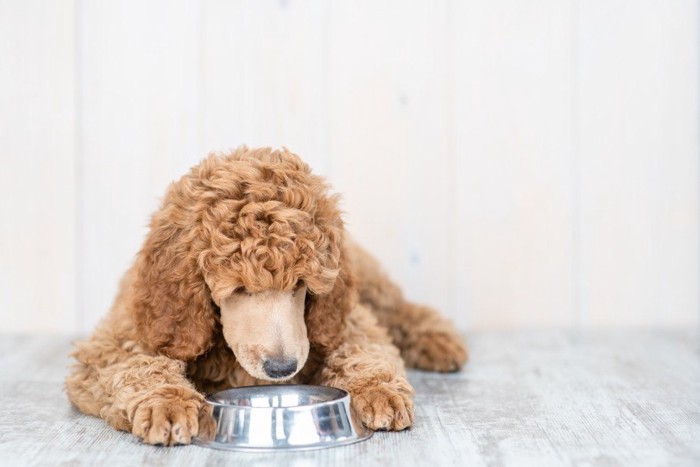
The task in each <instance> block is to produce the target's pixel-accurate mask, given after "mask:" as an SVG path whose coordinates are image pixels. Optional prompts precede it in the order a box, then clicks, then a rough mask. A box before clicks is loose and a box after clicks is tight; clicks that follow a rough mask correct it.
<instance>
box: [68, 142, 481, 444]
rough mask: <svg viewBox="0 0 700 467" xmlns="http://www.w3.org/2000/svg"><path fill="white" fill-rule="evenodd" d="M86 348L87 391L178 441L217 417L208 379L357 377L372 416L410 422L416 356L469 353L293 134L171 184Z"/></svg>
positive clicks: (122, 418) (357, 393)
mask: <svg viewBox="0 0 700 467" xmlns="http://www.w3.org/2000/svg"><path fill="white" fill-rule="evenodd" d="M387 331H388V332H387ZM73 356H74V357H75V358H76V360H77V364H76V365H75V367H74V369H73V371H72V374H71V375H70V376H69V377H68V378H67V380H66V386H67V390H68V397H69V398H70V400H71V402H73V404H75V405H76V406H77V407H78V408H79V409H80V410H82V411H83V412H85V413H86V414H91V415H96V416H99V417H102V418H103V419H104V420H105V421H107V422H108V423H109V424H110V425H112V426H113V427H115V428H117V429H120V430H128V431H131V432H132V433H133V434H134V435H136V436H138V437H140V438H142V439H143V440H144V441H145V442H147V443H151V444H165V445H172V444H183V443H189V442H190V440H191V438H192V436H195V435H197V434H198V433H202V432H204V431H207V430H209V429H210V428H211V419H210V418H209V417H208V411H207V408H206V406H205V405H204V404H203V400H204V395H203V394H205V393H209V392H213V391H217V390H221V389H225V388H229V387H235V386H243V385H252V384H270V382H273V383H274V382H277V383H279V382H290V383H308V384H322V385H328V386H334V387H338V388H342V389H345V390H346V391H348V392H349V393H350V394H351V396H352V403H353V408H354V410H355V411H356V413H358V414H359V416H360V417H361V419H362V422H363V423H364V424H365V425H366V426H368V427H369V428H372V429H387V430H402V429H404V428H407V427H410V426H411V424H412V422H413V402H412V397H413V388H412V387H411V385H410V384H409V383H408V381H407V380H406V374H405V370H404V361H405V363H406V364H407V365H409V366H412V367H416V368H422V369H426V370H436V371H454V370H458V369H459V368H460V366H461V365H462V364H463V363H464V362H465V360H466V357H467V353H466V348H465V346H464V344H463V343H462V340H461V339H460V337H459V335H458V333H457V332H456V331H455V330H454V329H453V327H452V326H451V324H450V323H449V322H447V321H446V320H444V319H443V318H441V317H439V316H438V315H437V313H436V312H435V311H433V310H432V309H430V308H427V307H423V306H418V305H414V304H412V303H408V302H406V301H405V300H404V298H403V296H402V294H401V291H400V290H399V288H398V287H397V286H396V285H395V284H393V283H392V282H390V281H389V279H388V278H387V276H386V275H385V274H384V273H382V272H381V270H380V268H379V266H378V264H377V263H376V262H375V261H374V259H372V258H371V257H370V256H369V255H368V254H367V253H366V252H364V251H363V250H361V249H360V248H359V247H358V246H357V245H355V244H353V243H352V242H351V241H350V240H349V239H348V238H347V236H346V235H345V232H344V229H343V223H342V221H341V216H340V211H339V210H338V206H337V198H336V197H334V196H331V195H329V194H328V185H327V184H326V183H325V182H324V180H323V179H322V178H320V177H318V176H316V175H313V174H312V173H311V172H310V170H309V167H308V166H307V165H306V164H305V163H303V162H302V161H301V160H300V159H299V158H298V157H297V156H295V155H294V154H291V153H290V152H288V151H286V150H282V151H272V150H270V149H256V150H249V149H247V148H240V149H238V150H236V151H235V152H233V153H231V154H224V155H211V156H209V157H208V158H207V159H205V160H204V161H202V162H201V163H200V164H199V165H197V166H195V167H194V168H192V169H191V170H190V172H189V173H188V174H187V175H185V176H184V177H182V178H181V179H180V180H179V181H177V182H175V183H173V184H172V185H171V186H170V188H169V189H168V192H167V194H166V197H165V200H164V201H163V204H162V207H161V208H160V210H159V211H157V212H156V213H155V215H154V216H153V218H152V221H151V229H150V233H149V234H148V236H147V238H146V241H145V243H144V245H143V247H142V248H141V251H140V252H139V254H138V256H137V258H136V261H135V264H134V265H133V266H132V267H131V269H130V270H129V271H128V272H127V273H126V274H125V276H124V278H123V279H122V282H121V287H120V291H119V294H118V296H117V298H116V301H115V303H114V305H113V307H112V310H111V312H110V314H109V315H108V316H107V317H106V318H105V319H104V320H103V321H102V322H101V323H100V325H99V326H98V328H97V330H96V331H95V333H94V334H93V335H92V337H90V338H89V339H88V340H86V341H83V342H79V343H77V344H76V350H75V352H74V354H73ZM401 357H403V359H402V358H401Z"/></svg>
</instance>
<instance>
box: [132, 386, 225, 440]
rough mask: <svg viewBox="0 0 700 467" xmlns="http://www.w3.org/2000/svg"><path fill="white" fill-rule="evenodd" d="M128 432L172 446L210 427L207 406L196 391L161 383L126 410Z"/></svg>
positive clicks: (205, 431) (207, 430)
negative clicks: (128, 419) (161, 384)
mask: <svg viewBox="0 0 700 467" xmlns="http://www.w3.org/2000/svg"><path fill="white" fill-rule="evenodd" d="M129 415H130V417H129V418H130V421H131V426H132V428H131V432H132V433H133V434H134V435H136V436H138V437H139V438H141V439H142V440H143V441H144V442H145V443H148V444H155V445H165V446H173V445H177V444H189V443H190V442H191V441H192V438H193V437H195V436H197V435H198V434H199V435H206V434H208V432H209V431H211V430H213V427H214V421H213V419H212V417H211V408H210V407H209V406H207V405H206V404H204V398H203V397H202V395H201V394H199V393H198V392H196V391H194V390H192V389H189V388H183V387H178V386H163V387H160V388H157V389H154V390H152V391H149V392H148V393H146V394H145V395H143V396H142V397H140V398H139V400H138V401H137V402H136V403H135V404H134V406H133V407H132V409H131V410H130V414H129Z"/></svg>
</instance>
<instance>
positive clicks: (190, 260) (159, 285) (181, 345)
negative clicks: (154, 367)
mask: <svg viewBox="0 0 700 467" xmlns="http://www.w3.org/2000/svg"><path fill="white" fill-rule="evenodd" d="M164 211H165V209H164V210H163V211H161V212H159V213H157V214H156V215H155V216H154V217H153V220H152V222H151V231H150V233H149V235H148V237H147V238H146V242H145V243H144V246H143V248H142V249H141V251H140V252H139V256H138V258H137V263H136V277H135V278H134V283H133V289H132V292H133V302H132V304H133V313H134V315H133V316H134V320H135V323H136V329H137V332H138V335H139V338H140V339H141V340H142V343H143V344H144V345H145V346H146V347H148V348H150V349H151V350H153V351H154V352H157V353H161V354H163V355H166V356H168V357H171V358H176V359H179V360H190V359H194V358H196V357H197V356H199V355H201V354H203V353H205V352H206V351H207V350H208V349H209V347H210V346H211V343H212V335H213V333H214V329H215V325H216V316H215V312H214V309H213V307H212V304H211V296H210V292H209V289H208V287H207V285H206V283H205V282H204V278H203V276H202V273H201V271H200V269H199V267H198V265H197V257H196V254H195V253H194V252H193V248H192V244H193V242H196V232H194V230H195V229H194V228H193V229H192V230H189V231H186V230H185V229H181V228H178V227H176V226H174V225H173V220H172V219H171V218H169V216H168V213H167V212H164Z"/></svg>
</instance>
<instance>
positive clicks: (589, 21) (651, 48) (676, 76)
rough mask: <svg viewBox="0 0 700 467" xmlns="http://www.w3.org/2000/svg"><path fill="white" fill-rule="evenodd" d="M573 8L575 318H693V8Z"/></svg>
mask: <svg viewBox="0 0 700 467" xmlns="http://www.w3.org/2000/svg"><path fill="white" fill-rule="evenodd" d="M579 8H580V24H579V30H580V37H581V42H580V65H579V67H578V68H579V70H580V96H579V101H580V109H581V110H580V121H581V134H580V141H581V156H582V157H581V161H582V172H581V180H582V195H583V196H582V202H583V211H582V226H583V231H582V241H583V244H582V254H581V257H582V259H583V284H584V288H583V290H582V298H583V307H584V313H585V314H584V316H586V317H587V320H588V322H589V323H590V324H592V325H596V324H616V325H621V324H667V325H668V324H689V323H692V322H697V320H698V315H697V310H698V296H699V291H698V287H699V286H700V277H698V274H699V271H700V269H699V265H698V261H699V258H700V255H699V251H698V241H699V240H700V228H699V226H698V223H699V221H700V219H699V218H698V213H700V206H699V202H700V201H699V196H698V193H699V187H698V175H699V174H700V167H699V166H698V154H699V153H700V151H699V149H700V148H699V147H698V128H700V127H699V124H700V122H699V121H698V115H699V113H698V112H699V110H700V109H699V108H698V98H699V97H700V96H698V83H700V79H699V78H700V77H699V75H698V57H699V55H700V50H699V45H698V44H699V43H698V13H699V12H698V4H697V2H694V1H689V0H688V1H681V0H679V1H671V2H656V1H643V2H627V1H622V0H617V1H612V2H611V1H593V2H580V7H579Z"/></svg>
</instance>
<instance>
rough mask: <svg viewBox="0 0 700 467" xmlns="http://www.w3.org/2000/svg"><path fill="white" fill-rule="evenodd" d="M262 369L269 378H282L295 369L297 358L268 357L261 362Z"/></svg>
mask: <svg viewBox="0 0 700 467" xmlns="http://www.w3.org/2000/svg"><path fill="white" fill-rule="evenodd" d="M263 370H265V373H267V376H269V377H270V378H284V377H285V376H289V375H291V374H292V373H294V372H295V371H297V359H296V358H270V359H267V360H265V363H263Z"/></svg>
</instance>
